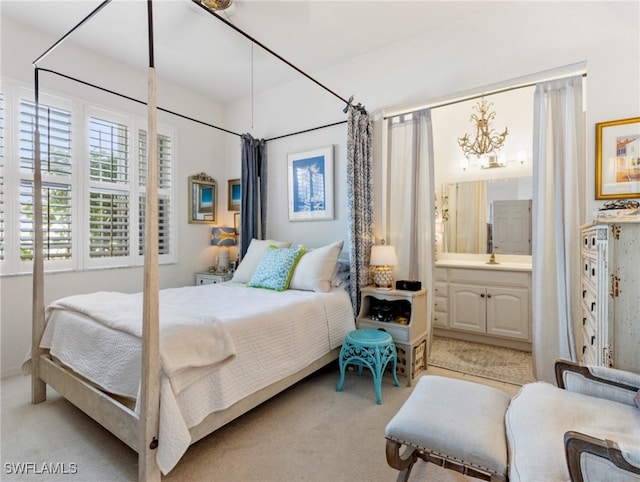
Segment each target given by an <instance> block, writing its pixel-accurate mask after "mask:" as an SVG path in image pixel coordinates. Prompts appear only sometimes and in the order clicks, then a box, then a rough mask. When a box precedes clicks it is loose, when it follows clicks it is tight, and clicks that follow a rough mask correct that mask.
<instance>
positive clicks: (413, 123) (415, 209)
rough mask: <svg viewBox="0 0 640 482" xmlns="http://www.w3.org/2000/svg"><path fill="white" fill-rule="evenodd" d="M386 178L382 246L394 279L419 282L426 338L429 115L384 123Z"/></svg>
mask: <svg viewBox="0 0 640 482" xmlns="http://www.w3.org/2000/svg"><path fill="white" fill-rule="evenodd" d="M387 133H388V134H387V135H388V154H387V169H386V173H387V174H386V179H385V180H383V189H386V191H387V196H386V199H387V203H388V205H387V209H386V213H387V219H385V220H383V226H384V233H383V235H384V236H385V237H386V240H387V243H388V244H390V245H392V246H395V248H396V252H397V256H398V266H396V270H395V272H396V277H397V278H401V279H414V280H420V281H421V282H422V286H423V288H425V289H426V290H427V293H428V295H427V300H428V303H427V327H428V332H429V334H431V313H432V309H433V296H431V293H433V278H434V276H433V275H434V269H435V256H434V248H435V216H434V213H435V186H434V178H433V165H434V162H433V157H434V156H433V133H432V121H431V110H429V109H427V110H422V111H419V112H413V113H411V114H405V115H402V116H397V117H393V118H390V119H389V120H388V131H387Z"/></svg>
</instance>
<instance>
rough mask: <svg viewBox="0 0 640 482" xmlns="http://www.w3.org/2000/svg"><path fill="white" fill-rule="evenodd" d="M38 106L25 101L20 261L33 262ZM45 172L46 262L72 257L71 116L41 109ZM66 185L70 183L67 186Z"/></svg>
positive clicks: (21, 108) (21, 129)
mask: <svg viewBox="0 0 640 482" xmlns="http://www.w3.org/2000/svg"><path fill="white" fill-rule="evenodd" d="M35 112H36V111H35V104H34V103H33V102H31V101H28V100H24V99H21V100H20V106H19V119H20V120H19V145H20V177H21V179H20V212H19V224H20V260H21V261H31V260H33V171H34V166H35V122H36V115H35ZM39 122H40V126H39V127H40V159H41V169H42V179H43V182H42V232H43V240H44V245H43V246H44V259H45V260H65V259H70V258H71V256H72V209H71V199H72V195H71V192H72V186H71V180H72V179H71V173H72V161H71V142H72V135H71V112H69V111H68V110H65V109H60V108H56V107H51V106H47V105H40V112H39ZM65 181H66V182H65Z"/></svg>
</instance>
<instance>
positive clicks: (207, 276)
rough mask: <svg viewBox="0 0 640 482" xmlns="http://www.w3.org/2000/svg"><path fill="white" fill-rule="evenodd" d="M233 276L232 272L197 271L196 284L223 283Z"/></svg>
mask: <svg viewBox="0 0 640 482" xmlns="http://www.w3.org/2000/svg"><path fill="white" fill-rule="evenodd" d="M231 278H233V274H231V273H196V285H210V284H214V283H222V282H223V281H231Z"/></svg>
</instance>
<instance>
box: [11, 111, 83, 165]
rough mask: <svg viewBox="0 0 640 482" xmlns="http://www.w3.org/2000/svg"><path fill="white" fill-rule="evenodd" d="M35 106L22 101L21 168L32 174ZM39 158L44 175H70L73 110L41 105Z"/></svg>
mask: <svg viewBox="0 0 640 482" xmlns="http://www.w3.org/2000/svg"><path fill="white" fill-rule="evenodd" d="M35 115H36V108H35V104H34V103H33V102H30V101H27V100H24V99H23V100H21V101H20V171H21V172H23V173H33V169H34V159H35V135H34V134H35V126H36V117H35ZM39 115H40V159H41V162H42V166H41V169H42V174H43V176H44V175H45V174H51V175H59V176H70V175H71V112H69V111H67V110H64V109H57V108H54V107H49V106H46V105H40V113H39Z"/></svg>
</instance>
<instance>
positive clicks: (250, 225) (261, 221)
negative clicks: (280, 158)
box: [240, 134, 267, 259]
mask: <svg viewBox="0 0 640 482" xmlns="http://www.w3.org/2000/svg"><path fill="white" fill-rule="evenodd" d="M240 183H241V192H242V199H241V203H240V206H241V211H240V212H241V213H242V214H241V218H240V259H242V258H243V257H244V255H245V253H246V252H247V248H249V243H251V240H252V239H253V238H256V239H263V236H264V234H265V229H266V219H267V148H266V143H265V140H264V139H254V138H253V137H251V135H250V134H243V135H242V177H241V180H240Z"/></svg>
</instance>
